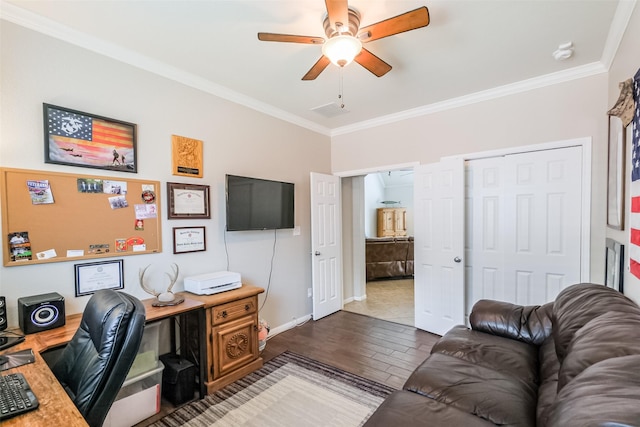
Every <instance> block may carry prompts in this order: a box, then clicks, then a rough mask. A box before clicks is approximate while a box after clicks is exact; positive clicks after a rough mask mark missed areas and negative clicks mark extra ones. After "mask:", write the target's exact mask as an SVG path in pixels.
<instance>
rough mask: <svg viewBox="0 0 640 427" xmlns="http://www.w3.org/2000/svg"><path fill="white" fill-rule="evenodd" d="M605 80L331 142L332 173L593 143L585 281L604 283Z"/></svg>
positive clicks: (559, 87) (558, 87)
mask: <svg viewBox="0 0 640 427" xmlns="http://www.w3.org/2000/svg"><path fill="white" fill-rule="evenodd" d="M607 90H608V79H607V75H606V74H605V73H602V74H600V75H596V76H592V77H588V78H582V79H579V80H574V81H571V82H567V83H563V84H557V85H554V86H550V87H545V88H541V89H536V90H530V91H527V92H523V93H519V94H514V95H510V96H505V97H502V98H499V99H494V100H490V101H485V102H481V103H477V104H473V105H469V106H465V107H461V108H456V109H452V110H448V111H442V112H438V113H434V114H430V115H426V116H423V117H417V118H412V119H408V120H404V121H402V122H397V123H392V124H388V125H383V126H379V127H376V128H372V129H367V130H362V131H358V132H353V133H349V134H344V135H340V136H335V137H334V138H333V139H332V144H331V146H332V148H331V157H332V167H333V172H334V173H345V172H347V171H358V170H368V169H372V168H376V167H381V166H385V165H394V164H404V163H408V162H415V161H418V162H420V163H422V164H425V163H433V162H437V161H438V160H439V159H440V158H441V157H443V156H450V155H456V154H465V153H478V152H482V151H489V150H496V149H503V148H506V147H515V146H526V145H532V144H540V143H546V142H553V141H561V140H567V139H575V138H581V137H591V138H592V150H593V152H592V158H593V160H592V189H591V198H592V204H591V207H592V209H591V221H592V222H591V224H592V226H591V254H590V255H591V260H592V263H591V280H592V281H594V282H597V283H602V282H603V280H604V260H603V253H604V236H605V228H606V227H605V225H604V224H606V218H605V216H604V215H605V209H604V207H605V202H606V186H605V185H606V180H605V177H606V142H607V120H606V115H605V112H606V108H607V99H608V92H607Z"/></svg>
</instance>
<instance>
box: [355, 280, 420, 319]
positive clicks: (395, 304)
mask: <svg viewBox="0 0 640 427" xmlns="http://www.w3.org/2000/svg"><path fill="white" fill-rule="evenodd" d="M366 292H367V299H365V300H363V301H352V302H350V303H348V304H345V306H344V308H343V310H344V311H349V312H351V313H358V314H364V315H366V316H370V317H374V318H376V319H382V320H388V321H390V322H395V323H400V324H403V325H408V326H414V325H415V322H414V304H413V279H398V280H380V281H372V282H367V290H366Z"/></svg>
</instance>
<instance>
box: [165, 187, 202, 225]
mask: <svg viewBox="0 0 640 427" xmlns="http://www.w3.org/2000/svg"><path fill="white" fill-rule="evenodd" d="M167 193H169V197H168V199H167V203H168V205H169V206H168V207H169V209H168V212H169V213H168V217H169V219H188V218H196V219H209V218H211V209H210V203H209V186H208V185H196V184H178V183H176V182H167Z"/></svg>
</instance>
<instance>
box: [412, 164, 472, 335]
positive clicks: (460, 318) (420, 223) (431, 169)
mask: <svg viewBox="0 0 640 427" xmlns="http://www.w3.org/2000/svg"><path fill="white" fill-rule="evenodd" d="M414 172H415V175H414V209H415V222H414V223H415V230H414V234H415V237H414V239H415V241H414V256H415V272H414V287H415V290H414V293H415V296H414V300H415V322H416V327H417V328H420V329H424V330H426V331H429V332H433V333H435V334H439V335H442V334H444V333H445V332H447V331H448V330H449V329H451V328H452V327H453V326H455V325H459V324H463V323H464V264H463V262H462V257H463V250H464V184H463V173H464V161H463V160H462V159H461V158H460V159H447V160H443V161H441V162H440V163H435V164H430V165H421V166H418V167H416V168H415V169H414Z"/></svg>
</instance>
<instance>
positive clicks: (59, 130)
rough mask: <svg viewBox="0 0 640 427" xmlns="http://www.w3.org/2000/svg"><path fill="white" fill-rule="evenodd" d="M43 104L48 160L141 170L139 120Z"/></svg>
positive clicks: (87, 166) (68, 163) (110, 168)
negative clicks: (97, 114)
mask: <svg viewBox="0 0 640 427" xmlns="http://www.w3.org/2000/svg"><path fill="white" fill-rule="evenodd" d="M42 105H43V113H44V161H45V163H57V164H60V165H68V166H80V167H85V168H94V169H106V170H112V171H120V172H131V173H137V172H138V162H137V161H138V159H137V152H136V148H137V147H136V134H137V132H136V131H137V127H136V125H135V124H133V123H128V122H123V121H121V120H115V119H110V118H107V117H102V116H96V115H95V114H89V113H85V112H82V111H77V110H71V109H69V108H64V107H58V106H56V105H51V104H42Z"/></svg>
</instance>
